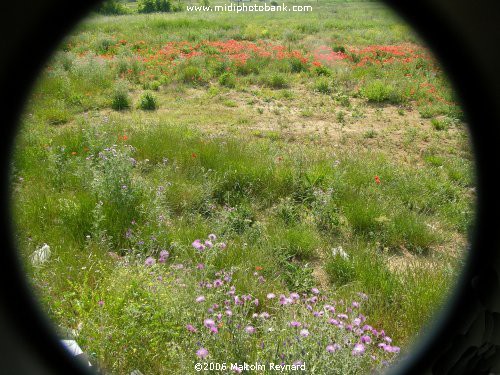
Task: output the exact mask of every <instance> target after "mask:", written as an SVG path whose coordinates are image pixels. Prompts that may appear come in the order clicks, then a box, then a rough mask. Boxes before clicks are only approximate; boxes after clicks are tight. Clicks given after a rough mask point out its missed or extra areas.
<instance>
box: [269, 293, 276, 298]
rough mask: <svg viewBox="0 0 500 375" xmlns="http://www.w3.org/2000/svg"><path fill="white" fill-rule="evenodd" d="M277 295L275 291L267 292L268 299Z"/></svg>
mask: <svg viewBox="0 0 500 375" xmlns="http://www.w3.org/2000/svg"><path fill="white" fill-rule="evenodd" d="M275 297H276V294H274V293H268V294H267V299H273V298H275Z"/></svg>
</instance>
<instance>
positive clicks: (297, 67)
mask: <svg viewBox="0 0 500 375" xmlns="http://www.w3.org/2000/svg"><path fill="white" fill-rule="evenodd" d="M289 64H290V70H291V72H292V73H300V72H305V71H307V69H308V66H307V61H303V60H302V59H299V58H297V57H293V58H291V59H290V61H289Z"/></svg>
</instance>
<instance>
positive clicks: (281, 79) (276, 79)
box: [264, 73, 289, 89]
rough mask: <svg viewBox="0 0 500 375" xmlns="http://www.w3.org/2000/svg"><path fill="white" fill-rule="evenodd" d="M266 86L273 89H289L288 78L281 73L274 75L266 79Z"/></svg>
mask: <svg viewBox="0 0 500 375" xmlns="http://www.w3.org/2000/svg"><path fill="white" fill-rule="evenodd" d="M264 84H265V85H266V86H268V87H270V88H273V89H284V88H287V87H289V84H288V81H287V79H286V77H285V76H284V75H283V74H280V73H272V74H270V75H268V76H266V77H264Z"/></svg>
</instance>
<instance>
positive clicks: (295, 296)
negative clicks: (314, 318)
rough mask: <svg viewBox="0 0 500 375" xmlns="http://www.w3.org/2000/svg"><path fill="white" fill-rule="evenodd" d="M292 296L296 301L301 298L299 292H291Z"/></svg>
mask: <svg viewBox="0 0 500 375" xmlns="http://www.w3.org/2000/svg"><path fill="white" fill-rule="evenodd" d="M290 298H291V299H292V300H294V301H296V300H298V299H299V298H300V296H299V294H298V293H295V292H294V293H290Z"/></svg>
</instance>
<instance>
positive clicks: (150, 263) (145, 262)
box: [144, 257, 156, 266]
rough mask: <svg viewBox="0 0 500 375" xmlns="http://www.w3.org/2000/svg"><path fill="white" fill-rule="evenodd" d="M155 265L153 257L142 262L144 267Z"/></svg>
mask: <svg viewBox="0 0 500 375" xmlns="http://www.w3.org/2000/svg"><path fill="white" fill-rule="evenodd" d="M155 263H156V260H155V258H153V257H147V258H146V260H145V261H144V264H145V265H146V266H152V265H153V264H155Z"/></svg>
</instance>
